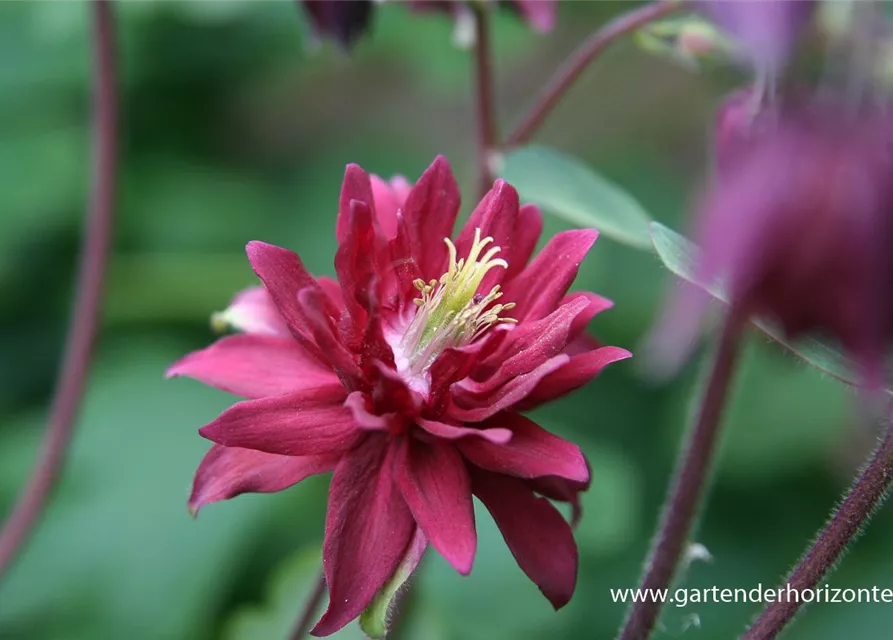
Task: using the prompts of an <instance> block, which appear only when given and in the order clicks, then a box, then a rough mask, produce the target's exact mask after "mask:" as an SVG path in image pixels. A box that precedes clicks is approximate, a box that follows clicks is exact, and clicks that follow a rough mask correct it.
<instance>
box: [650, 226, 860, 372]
mask: <svg viewBox="0 0 893 640" xmlns="http://www.w3.org/2000/svg"><path fill="white" fill-rule="evenodd" d="M651 238H652V241H653V242H654V248H655V250H656V251H657V255H658V256H659V257H660V259H661V260H662V261H663V263H664V264H665V265H666V266H667V268H668V269H669V270H670V271H672V272H673V273H674V274H676V275H677V276H679V277H680V278H682V279H683V280H687V281H688V282H691V283H693V284H695V285H697V286H699V287H701V288H702V289H704V290H705V291H707V292H708V293H709V294H710V295H712V296H713V297H714V298H717V299H718V300H721V301H722V302H725V303H728V301H729V299H728V295H727V294H726V292H725V290H724V289H723V286H722V283H720V282H711V283H702V282H698V279H697V277H696V275H695V267H696V265H697V262H698V247H697V246H695V244H693V243H692V242H690V241H689V240H687V239H686V238H684V237H683V236H681V235H679V234H678V233H676V232H675V231H673V230H672V229H669V228H668V227H665V226H664V225H662V224H660V223H659V222H652V223H651ZM753 323H754V324H755V325H756V326H757V327H759V328H760V329H762V330H763V331H764V332H765V333H766V334H767V335H768V336H769V337H770V338H772V339H773V340H775V341H776V342H778V343H779V344H781V345H782V346H783V347H785V348H786V349H788V350H789V351H791V353H793V354H794V355H796V356H798V357H799V358H801V359H803V360H804V361H805V362H807V363H809V364H810V365H812V366H813V367H815V368H817V369H819V370H821V371H824V372H825V373H827V374H828V375H830V376H832V377H834V378H837V379H838V380H840V381H842V382H845V383H847V384H850V385H858V380H859V376H858V375H857V374H856V372H855V366H854V363H853V362H852V360H850V359H849V358H847V356H845V355H844V354H843V353H842V352H841V351H840V349H838V348H837V347H836V346H834V345H831V344H829V343H827V342H825V341H822V340H818V339H816V338H802V339H799V340H796V341H791V340H788V339H787V338H785V336H784V333H783V332H782V330H781V328H780V327H778V326H777V325H776V324H774V323H772V322H770V321H768V320H764V319H757V320H754V322H753Z"/></svg>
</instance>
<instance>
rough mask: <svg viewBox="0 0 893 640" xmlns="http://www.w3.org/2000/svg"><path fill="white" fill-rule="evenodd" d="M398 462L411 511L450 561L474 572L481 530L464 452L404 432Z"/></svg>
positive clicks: (466, 571)
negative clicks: (410, 436)
mask: <svg viewBox="0 0 893 640" xmlns="http://www.w3.org/2000/svg"><path fill="white" fill-rule="evenodd" d="M401 454H402V458H398V460H397V463H396V465H395V474H396V480H397V484H398V485H399V487H400V491H401V492H402V493H403V498H404V499H405V500H406V504H407V505H409V510H410V511H411V512H412V517H413V518H415V521H416V522H417V523H418V525H419V526H420V527H421V528H422V531H423V532H424V533H425V536H426V537H427V538H428V540H429V541H430V542H431V544H432V545H433V546H434V548H435V549H437V551H439V552H440V555H442V556H443V557H444V558H445V559H446V561H447V562H449V563H450V564H451V565H452V566H453V568H454V569H455V570H456V571H458V572H459V573H461V574H462V575H468V574H469V573H471V565H472V563H473V562H474V552H475V548H476V546H477V533H476V532H475V528H474V507H473V505H472V502H471V482H470V480H469V479H468V471H467V470H466V468H465V462H464V461H463V460H462V456H460V455H459V453H458V452H457V451H456V449H455V448H454V447H453V445H452V444H449V443H446V442H443V441H437V440H435V441H433V442H431V443H430V444H429V443H425V442H421V441H419V440H415V439H413V438H404V439H403V443H402V449H401Z"/></svg>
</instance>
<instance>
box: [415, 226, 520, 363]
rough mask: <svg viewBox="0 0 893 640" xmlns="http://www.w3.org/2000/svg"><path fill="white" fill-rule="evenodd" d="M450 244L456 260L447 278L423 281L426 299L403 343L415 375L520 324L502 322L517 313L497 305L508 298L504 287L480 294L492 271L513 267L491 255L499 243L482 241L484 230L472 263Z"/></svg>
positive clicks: (420, 303) (420, 285)
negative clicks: (493, 331)
mask: <svg viewBox="0 0 893 640" xmlns="http://www.w3.org/2000/svg"><path fill="white" fill-rule="evenodd" d="M444 242H446V245H447V251H449V259H450V263H449V268H448V269H447V272H446V273H445V274H443V275H442V276H441V277H440V279H439V280H431V281H429V282H425V281H424V280H422V279H418V280H416V281H415V282H414V283H413V284H414V285H415V287H416V289H418V290H419V293H420V297H419V298H416V299H415V300H414V303H415V305H416V306H417V307H418V308H419V309H418V311H417V312H416V315H415V317H414V318H413V320H412V322H411V323H410V325H409V327H408V329H407V330H406V333H405V334H404V336H403V340H402V347H403V352H404V354H405V355H406V357H407V359H408V362H409V367H410V370H411V373H413V374H419V373H421V372H423V371H424V370H425V369H427V367H428V366H429V365H430V364H431V363H432V362H433V361H434V359H435V358H436V357H437V355H438V354H439V353H440V352H441V351H443V350H444V349H446V348H448V347H461V346H464V345H466V344H469V343H471V342H472V341H474V340H475V339H476V338H478V337H479V336H480V335H481V334H482V333H484V332H485V331H486V330H487V329H489V328H490V327H491V326H493V325H494V324H498V323H503V322H505V323H512V322H516V320H515V319H513V318H504V317H502V316H500V314H501V313H502V312H503V311H508V310H510V309H512V308H514V306H515V304H514V303H512V302H509V303H504V304H494V303H495V302H496V301H497V300H498V299H499V298H501V297H502V292H501V291H500V290H499V285H496V286H494V287H493V288H492V289H491V290H490V292H489V293H487V294H479V293H478V287H480V285H481V283H482V282H483V280H484V277H485V276H486V275H487V273H488V272H489V271H490V270H491V269H494V268H496V267H501V268H503V269H505V268H507V267H508V263H507V262H506V261H505V260H503V259H501V258H496V257H495V256H496V254H498V253H499V252H500V250H501V249H500V248H499V247H496V246H493V247H490V248H489V249H487V246H488V245H490V244H491V243H492V242H493V238H489V237H488V238H483V239H481V230H480V229H475V232H474V242H473V243H472V245H471V250H470V251H469V252H468V257H467V258H460V259H457V257H458V256H457V253H456V245H454V244H453V243H452V241H450V239H449V238H444ZM485 249H487V250H486V251H484V250H485Z"/></svg>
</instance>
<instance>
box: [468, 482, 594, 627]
mask: <svg viewBox="0 0 893 640" xmlns="http://www.w3.org/2000/svg"><path fill="white" fill-rule="evenodd" d="M470 471H471V482H472V491H474V494H475V495H476V496H477V497H478V498H480V500H481V502H483V503H484V506H486V507H487V510H488V511H489V512H490V515H492V516H493V520H494V521H495V522H496V526H497V527H499V530H500V531H501V532H502V537H503V538H505V543H506V544H507V545H508V548H509V550H510V551H511V552H512V555H513V556H515V560H517V561H518V566H519V567H521V569H522V571H524V573H526V574H527V576H528V577H529V578H530V579H531V580H533V582H534V583H536V586H538V587H539V589H540V591H542V593H543V595H544V596H546V598H547V599H548V600H549V602H551V603H552V606H553V607H555V609H560V608H561V607H563V606H564V605H566V604H567V603H568V602H569V601H570V599H571V596H573V594H574V588H575V587H576V584H577V563H578V557H577V545H576V543H575V542H574V535H573V533H572V532H571V528H570V526H569V525H568V524H567V522H565V520H564V518H563V517H561V514H560V513H559V512H558V510H557V509H556V508H555V507H553V506H552V505H551V504H550V503H549V501H548V500H546V499H545V498H538V497H536V496H535V495H534V493H533V491H532V490H531V489H530V488H529V487H527V486H526V485H525V483H524V481H523V480H518V479H517V478H510V477H507V476H502V475H499V474H496V473H488V472H486V471H482V470H481V469H475V468H472V469H470Z"/></svg>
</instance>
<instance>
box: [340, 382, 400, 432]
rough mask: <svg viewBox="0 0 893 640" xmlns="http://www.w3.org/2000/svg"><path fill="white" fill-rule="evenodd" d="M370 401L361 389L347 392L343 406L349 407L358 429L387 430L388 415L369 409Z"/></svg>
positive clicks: (389, 420) (388, 424)
mask: <svg viewBox="0 0 893 640" xmlns="http://www.w3.org/2000/svg"><path fill="white" fill-rule="evenodd" d="M371 404H372V401H371V400H370V399H369V397H368V396H367V395H366V394H365V393H363V392H362V391H354V392H353V393H351V394H348V396H347V399H346V400H345V401H344V406H345V407H347V408H348V409H350V412H351V414H352V415H353V421H354V422H355V423H356V425H357V426H358V427H359V428H360V429H365V430H367V431H387V430H388V427H389V426H390V422H391V417H390V416H380V415H376V414H374V413H372V412H371V411H370V408H371Z"/></svg>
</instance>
